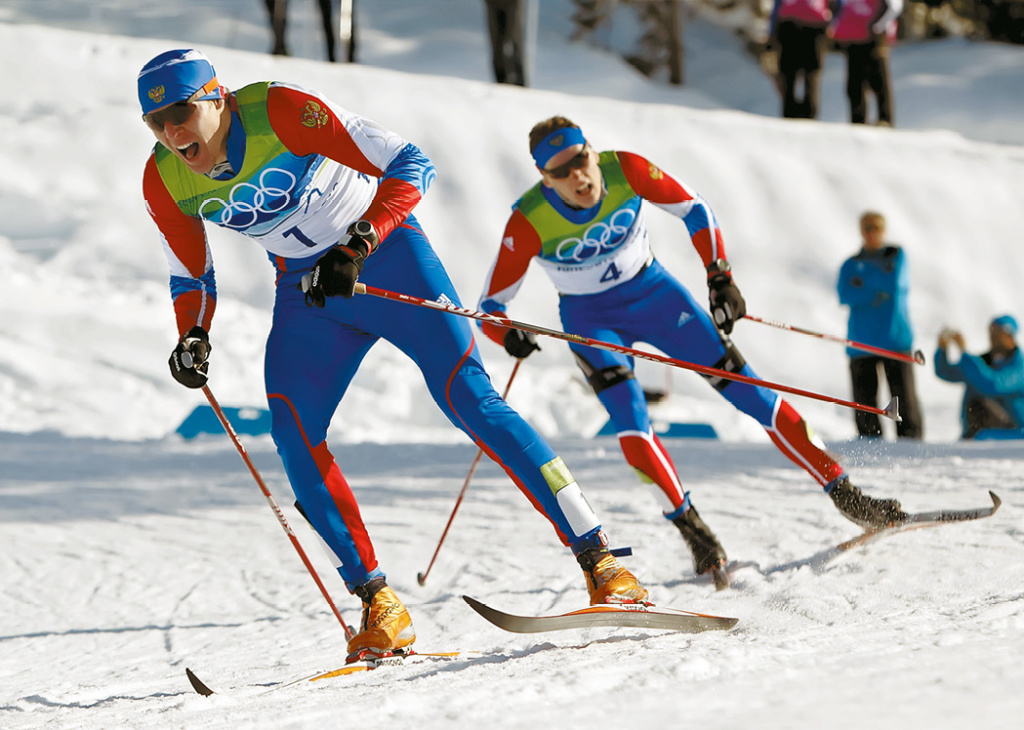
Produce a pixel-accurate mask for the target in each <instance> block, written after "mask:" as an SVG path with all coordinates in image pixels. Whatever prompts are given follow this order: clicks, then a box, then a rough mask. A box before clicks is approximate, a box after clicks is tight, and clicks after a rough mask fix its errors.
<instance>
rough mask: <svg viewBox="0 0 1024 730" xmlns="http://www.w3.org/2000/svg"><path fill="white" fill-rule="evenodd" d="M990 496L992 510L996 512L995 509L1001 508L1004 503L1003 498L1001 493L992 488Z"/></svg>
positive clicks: (989, 492) (989, 491)
mask: <svg viewBox="0 0 1024 730" xmlns="http://www.w3.org/2000/svg"><path fill="white" fill-rule="evenodd" d="M988 496H990V497H991V498H992V512H993V513H995V511H996V510H997V509H999V505H1001V504H1002V503H1003V500H1001V499H999V495H998V494H996V493H995V492H993V491H992V490H991V489H990V490H988Z"/></svg>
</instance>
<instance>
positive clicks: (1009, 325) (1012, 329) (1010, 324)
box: [992, 314, 1019, 337]
mask: <svg viewBox="0 0 1024 730" xmlns="http://www.w3.org/2000/svg"><path fill="white" fill-rule="evenodd" d="M992 324H994V325H995V326H996V327H998V328H999V329H1001V330H1003V332H1006V333H1008V334H1009V335H1010V336H1012V337H1016V336H1017V331H1018V329H1019V328H1018V327H1017V320H1015V319H1014V318H1013V317H1011V316H1010V315H1009V314H1004V315H1003V316H1002V317H996V318H995V319H993V320H992Z"/></svg>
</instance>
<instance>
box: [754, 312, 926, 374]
mask: <svg viewBox="0 0 1024 730" xmlns="http://www.w3.org/2000/svg"><path fill="white" fill-rule="evenodd" d="M744 319H749V320H751V321H752V322H760V323H761V324H766V325H768V326H769V327H777V328H779V329H781V330H789V331H790V332H799V333H800V334H802V335H810V336H811V337H819V338H821V339H823V340H831V341H832V342H838V343H839V344H841V345H846V346H847V347H852V348H854V349H856V350H864V352H873V353H875V354H876V355H881V356H882V357H888V358H891V359H893V360H903V361H904V362H911V363H915V364H917V365H924V353H923V352H921V351H920V350H916V351H915V352H914V354H913V355H905V354H903V353H902V352H895V351H893V350H886V349H884V348H882V347H875V346H874V345H866V344H864V343H863V342H856V341H854V340H848V339H846V338H845V337H839V336H837V335H826V334H823V333H821V332H814V331H813V330H808V329H804V328H803V327H794V326H793V325H791V324H786V323H785V322H779V321H778V320H774V319H761V318H760V317H755V316H754V315H752V314H746V315H744Z"/></svg>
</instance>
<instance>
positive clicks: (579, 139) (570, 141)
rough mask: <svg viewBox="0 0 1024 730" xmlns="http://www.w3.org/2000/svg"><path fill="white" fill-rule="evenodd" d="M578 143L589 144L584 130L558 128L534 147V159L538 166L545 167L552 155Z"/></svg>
mask: <svg viewBox="0 0 1024 730" xmlns="http://www.w3.org/2000/svg"><path fill="white" fill-rule="evenodd" d="M577 144H582V145H586V144H587V139H586V137H584V136H583V130H581V129H580V128H579V127H562V128H561V129H556V130H555V131H554V132H552V133H551V134H549V135H548V136H547V137H545V138H544V139H542V140H541V141H540V144H538V145H537V146H536V147H534V148H533V161H534V162H536V163H537V167H539V168H541V169H543V168H544V165H546V164H548V160H550V159H551V158H552V157H554V156H555V155H557V154H558V153H559V152H561V151H562V150H564V149H567V148H569V147H572V146H573V145H577Z"/></svg>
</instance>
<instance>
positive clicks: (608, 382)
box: [573, 353, 636, 394]
mask: <svg viewBox="0 0 1024 730" xmlns="http://www.w3.org/2000/svg"><path fill="white" fill-rule="evenodd" d="M573 355H575V357H576V364H577V365H579V366H580V370H582V371H583V375H584V376H586V378H587V382H588V383H590V387H591V388H593V389H594V393H595V394H599V393H600V392H601V391H603V390H607V389H608V388H610V387H612V386H613V385H618V384H619V383H624V382H626V381H627V380H633V379H634V378H636V374H635V373H634V372H633V370H632V368H630V367H629V366H627V365H613V366H611V367H608V368H601V369H597V368H595V367H594V366H593V365H591V364H590V362H589V361H588V360H587V359H586V358H585V357H583V356H582V355H580V354H579V353H573Z"/></svg>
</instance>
